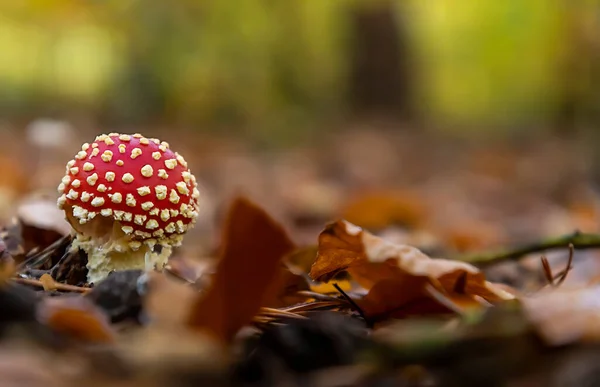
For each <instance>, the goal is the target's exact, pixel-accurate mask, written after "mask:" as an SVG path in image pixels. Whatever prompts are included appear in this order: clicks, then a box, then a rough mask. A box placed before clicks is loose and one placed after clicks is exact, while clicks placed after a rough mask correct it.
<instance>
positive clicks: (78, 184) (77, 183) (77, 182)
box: [71, 179, 81, 188]
mask: <svg viewBox="0 0 600 387" xmlns="http://www.w3.org/2000/svg"><path fill="white" fill-rule="evenodd" d="M79 186H81V181H79V179H75V180H73V181H72V182H71V187H75V188H79Z"/></svg>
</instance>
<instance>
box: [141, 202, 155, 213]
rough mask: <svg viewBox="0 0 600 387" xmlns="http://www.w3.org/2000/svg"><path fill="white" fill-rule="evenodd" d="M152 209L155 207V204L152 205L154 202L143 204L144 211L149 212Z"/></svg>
mask: <svg viewBox="0 0 600 387" xmlns="http://www.w3.org/2000/svg"><path fill="white" fill-rule="evenodd" d="M152 207H154V203H152V202H144V203H142V210H144V211H148V210H150V209H151V208H152Z"/></svg>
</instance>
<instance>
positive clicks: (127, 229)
mask: <svg viewBox="0 0 600 387" xmlns="http://www.w3.org/2000/svg"><path fill="white" fill-rule="evenodd" d="M121 230H123V232H124V233H125V234H127V235H129V234H131V233H132V232H133V227H131V226H121Z"/></svg>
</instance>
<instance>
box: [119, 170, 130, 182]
mask: <svg viewBox="0 0 600 387" xmlns="http://www.w3.org/2000/svg"><path fill="white" fill-rule="evenodd" d="M121 180H123V183H131V182H132V181H133V175H132V174H131V173H129V172H127V173H126V174H124V175H123V177H122V178H121Z"/></svg>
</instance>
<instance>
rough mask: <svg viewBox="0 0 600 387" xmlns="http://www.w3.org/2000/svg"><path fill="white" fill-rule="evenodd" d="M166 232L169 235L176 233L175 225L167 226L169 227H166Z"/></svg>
mask: <svg viewBox="0 0 600 387" xmlns="http://www.w3.org/2000/svg"><path fill="white" fill-rule="evenodd" d="M165 231H166V232H168V233H173V232H175V223H173V222H171V223H169V224H167V226H166V227H165Z"/></svg>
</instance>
